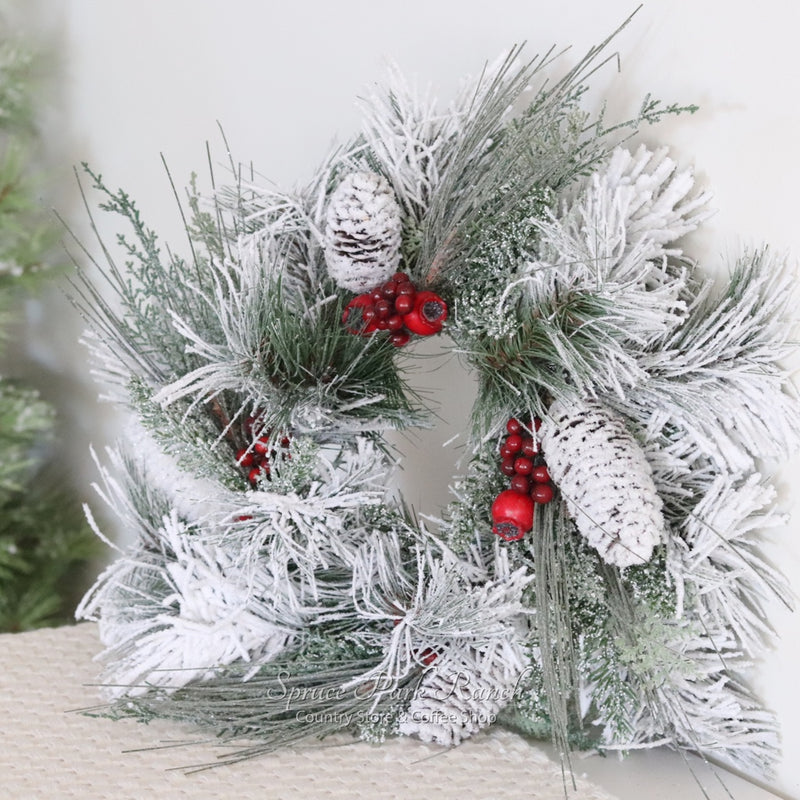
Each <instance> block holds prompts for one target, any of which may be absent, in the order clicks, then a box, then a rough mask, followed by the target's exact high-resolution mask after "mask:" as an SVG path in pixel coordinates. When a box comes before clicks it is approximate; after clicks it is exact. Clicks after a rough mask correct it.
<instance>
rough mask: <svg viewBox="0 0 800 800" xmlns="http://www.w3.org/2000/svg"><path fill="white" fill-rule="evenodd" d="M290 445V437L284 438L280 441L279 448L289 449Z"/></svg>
mask: <svg viewBox="0 0 800 800" xmlns="http://www.w3.org/2000/svg"><path fill="white" fill-rule="evenodd" d="M291 443H292V437H291V436H284V437H283V438H282V439H281V447H289V446H290V445H291Z"/></svg>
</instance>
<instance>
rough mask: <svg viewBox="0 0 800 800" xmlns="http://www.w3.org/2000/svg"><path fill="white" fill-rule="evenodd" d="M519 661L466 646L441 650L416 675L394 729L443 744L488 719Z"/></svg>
mask: <svg viewBox="0 0 800 800" xmlns="http://www.w3.org/2000/svg"><path fill="white" fill-rule="evenodd" d="M522 671H523V665H522V664H521V663H520V662H519V659H516V658H515V659H508V658H503V657H499V654H492V655H489V656H488V657H487V656H481V654H480V653H479V652H478V651H476V650H474V649H472V648H469V647H467V648H466V649H465V651H464V652H463V653H461V654H459V651H458V649H456V648H454V649H453V651H452V652H449V653H445V654H443V655H441V656H439V658H437V659H436V661H435V662H434V664H433V667H432V668H431V669H430V670H428V671H427V672H426V673H425V675H424V676H423V677H422V680H421V681H420V684H419V686H418V687H417V688H416V691H415V692H414V696H413V698H412V700H411V703H410V704H409V706H408V708H407V709H406V711H405V713H404V714H403V716H402V717H401V721H400V733H401V734H402V735H404V736H416V737H417V738H418V739H421V740H422V741H423V742H434V743H436V744H442V745H445V746H447V747H450V746H455V745H458V744H460V743H461V742H462V741H464V739H469V738H470V736H473V735H474V734H476V733H477V732H478V731H480V730H481V729H483V728H485V727H487V726H489V725H491V724H493V723H494V722H495V721H496V719H497V715H498V714H499V712H500V711H501V710H502V709H503V707H504V706H505V705H506V704H507V703H509V702H510V701H511V699H512V698H513V696H514V691H515V689H516V688H517V685H518V683H519V679H520V675H521V674H522Z"/></svg>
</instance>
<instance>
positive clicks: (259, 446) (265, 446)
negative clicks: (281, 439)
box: [253, 436, 269, 456]
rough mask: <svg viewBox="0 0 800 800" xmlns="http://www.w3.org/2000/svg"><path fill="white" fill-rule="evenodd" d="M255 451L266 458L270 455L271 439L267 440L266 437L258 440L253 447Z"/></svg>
mask: <svg viewBox="0 0 800 800" xmlns="http://www.w3.org/2000/svg"><path fill="white" fill-rule="evenodd" d="M253 451H254V452H255V453H257V454H258V455H260V456H265V455H266V454H267V453H269V439H267V437H266V436H262V437H261V438H260V439H256V443H255V444H254V445H253Z"/></svg>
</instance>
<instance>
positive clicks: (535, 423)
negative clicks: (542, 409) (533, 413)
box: [533, 417, 542, 431]
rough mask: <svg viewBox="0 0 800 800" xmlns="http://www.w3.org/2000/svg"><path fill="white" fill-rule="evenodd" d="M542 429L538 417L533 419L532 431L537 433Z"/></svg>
mask: <svg viewBox="0 0 800 800" xmlns="http://www.w3.org/2000/svg"><path fill="white" fill-rule="evenodd" d="M541 427H542V420H541V419H539V417H534V418H533V429H534V430H536V431H538V430H539V428H541Z"/></svg>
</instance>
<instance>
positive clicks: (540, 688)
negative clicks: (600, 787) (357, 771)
mask: <svg viewBox="0 0 800 800" xmlns="http://www.w3.org/2000/svg"><path fill="white" fill-rule="evenodd" d="M601 50H602V47H600V48H596V49H595V50H592V51H591V52H590V53H589V54H588V55H587V57H586V58H585V59H583V60H582V61H581V62H580V63H579V64H577V65H576V66H575V68H574V69H572V70H570V71H569V72H568V73H567V74H566V75H565V76H564V77H563V78H561V79H560V80H557V81H555V82H550V83H547V82H544V81H543V80H541V78H542V75H544V74H545V73H547V72H548V71H549V70H550V69H551V65H550V59H549V56H547V57H545V58H541V59H536V60H534V61H533V62H531V63H528V64H520V63H519V60H518V59H519V55H520V53H519V51H514V52H513V53H512V54H511V55H510V56H509V57H508V58H506V59H504V60H502V61H501V62H500V63H499V64H498V65H496V66H495V67H494V68H492V69H487V70H485V71H484V72H483V74H482V75H481V76H480V78H478V79H477V80H474V81H472V82H470V83H469V84H468V85H467V86H466V88H465V90H464V92H463V94H462V95H461V96H460V97H459V98H458V99H457V100H456V101H455V102H454V103H453V104H452V105H451V106H450V107H449V108H447V109H446V110H443V109H441V108H438V107H437V106H436V104H435V103H433V102H432V101H430V100H429V99H428V98H427V97H426V96H425V95H423V94H419V93H417V92H416V91H414V90H412V89H409V88H408V87H407V86H406V84H405V83H404V82H403V81H402V79H401V78H399V77H398V76H395V77H394V78H393V82H392V85H391V87H390V88H389V89H388V91H386V92H385V93H378V94H375V95H373V96H371V97H369V98H368V99H367V100H366V101H365V102H364V116H365V122H364V127H363V131H362V133H361V134H360V135H359V136H358V137H357V138H355V139H354V140H353V141H352V142H351V143H350V144H348V145H347V146H345V147H343V148H341V149H338V150H336V151H335V152H334V153H332V154H331V156H330V157H329V158H328V159H327V160H326V161H325V162H324V163H323V164H322V165H321V166H320V167H319V169H318V170H317V171H316V173H315V175H314V177H313V180H312V181H311V182H310V184H309V185H308V186H306V187H305V188H302V189H300V190H297V191H295V192H292V193H281V192H278V191H274V190H272V189H265V188H261V187H259V186H258V185H257V183H256V181H255V180H254V179H253V178H252V176H251V175H249V174H246V173H244V172H243V171H242V170H241V169H240V168H238V167H236V165H235V164H231V168H232V170H233V173H234V180H233V181H232V184H233V185H232V188H228V189H222V190H217V191H215V192H214V193H213V195H212V196H211V198H210V203H207V202H206V200H205V199H204V198H202V197H200V195H199V194H198V193H197V192H196V191H195V190H194V188H192V191H191V192H190V195H189V206H190V209H189V212H190V213H189V214H188V222H187V230H188V232H189V234H190V238H191V243H192V246H191V249H190V252H189V254H188V256H187V257H186V258H185V259H184V258H181V257H179V256H177V255H174V254H173V253H172V252H171V251H167V252H165V251H162V250H161V249H159V246H158V244H157V240H156V237H155V235H154V234H153V232H152V231H151V230H150V229H148V228H147V227H146V226H145V225H144V223H143V222H142V221H141V218H140V216H139V212H138V210H137V208H136V206H135V205H134V204H133V203H132V202H131V200H130V198H129V197H128V196H127V195H126V194H125V193H124V192H121V191H120V192H116V193H115V192H111V191H109V190H108V189H107V188H106V186H105V184H104V183H103V181H102V180H101V179H100V178H99V177H98V176H96V175H95V174H94V173H91V172H90V173H89V174H90V175H91V176H92V179H93V180H94V183H95V186H96V188H97V189H98V190H99V191H100V192H102V193H103V194H104V196H105V197H104V203H103V206H102V207H103V208H105V209H107V210H110V211H112V212H117V213H120V214H121V215H123V216H124V217H126V218H127V220H128V221H129V222H130V223H131V225H132V230H133V234H134V236H133V238H132V239H130V238H125V237H121V239H120V241H121V243H122V245H123V247H124V248H125V249H126V251H127V258H128V260H129V261H130V264H129V265H128V268H127V271H126V270H120V269H118V268H117V267H116V266H114V263H113V261H112V260H111V259H110V258H109V262H108V266H107V267H106V268H104V271H105V274H106V277H107V278H108V279H109V280H110V282H111V283H112V285H113V286H114V287H115V289H116V296H115V297H114V298H113V302H110V301H107V300H105V299H104V298H103V296H102V295H101V293H100V292H99V290H98V289H97V288H96V287H95V286H94V284H93V283H92V282H91V281H90V280H88V279H84V280H83V281H81V282H80V283H79V284H78V287H79V299H78V302H79V304H80V305H81V306H82V308H83V309H84V311H85V313H86V316H87V317H88V319H89V320H90V323H91V328H90V333H89V334H88V335H87V339H88V341H89V343H90V346H91V348H92V350H93V353H94V356H95V359H96V363H97V365H98V367H99V369H100V370H101V372H102V373H103V374H104V376H105V378H106V379H107V381H108V384H109V385H110V386H111V387H113V388H115V389H116V396H117V399H119V401H120V402H122V403H124V404H126V405H127V406H128V407H130V408H132V409H133V411H134V412H135V416H136V418H137V420H138V421H137V422H136V423H135V424H133V425H132V428H131V431H130V432H129V436H128V441H127V444H126V445H125V446H124V447H122V448H120V449H119V450H117V451H114V452H111V453H110V456H109V457H110V459H111V461H112V462H113V464H112V466H113V468H114V469H109V468H108V467H101V471H102V481H101V484H100V486H99V487H98V488H99V491H100V492H101V494H102V496H103V498H104V500H105V501H107V503H108V504H109V505H110V506H111V507H112V508H113V509H114V511H115V512H116V513H117V514H118V515H119V517H120V518H121V520H122V521H123V523H124V524H125V525H126V526H127V527H128V528H129V529H130V530H131V531H132V532H133V534H134V536H135V544H133V545H132V547H131V548H129V549H128V550H127V551H126V552H124V553H122V555H121V557H120V558H119V559H118V560H117V561H116V562H115V563H113V564H112V565H111V566H110V567H109V568H108V569H107V570H106V571H105V573H104V574H103V575H102V576H101V577H100V579H99V581H98V583H97V585H96V586H95V587H94V589H93V590H92V591H91V592H90V593H89V594H88V595H87V597H86V598H85V599H84V601H83V603H82V605H81V607H80V608H79V611H78V615H79V617H83V618H89V619H96V620H98V621H99V624H100V631H101V636H102V639H103V642H104V644H105V647H106V649H105V651H104V652H103V654H102V659H103V660H104V662H105V663H106V672H105V681H106V683H107V684H108V688H107V692H108V694H109V696H110V705H109V707H108V713H109V714H110V715H112V716H134V717H137V718H141V719H149V718H152V717H154V716H159V717H167V718H173V719H178V720H183V721H188V722H191V723H194V724H196V725H199V726H201V727H202V728H205V729H210V730H212V731H215V732H216V733H218V734H219V735H221V736H222V737H225V738H229V739H233V740H240V739H241V740H242V741H243V742H246V744H243V745H242V751H241V753H237V754H236V755H235V756H232V758H238V757H241V756H242V755H256V754H258V753H260V752H266V751H268V750H270V749H273V748H275V747H279V746H282V745H285V744H288V743H291V742H294V741H297V740H298V739H300V738H302V737H305V736H308V735H317V736H323V735H326V734H329V733H331V732H334V731H338V730H349V731H352V732H354V733H355V734H356V735H357V736H360V737H362V738H364V739H367V740H370V741H382V740H383V739H384V738H385V737H387V736H391V735H396V734H401V735H415V736H418V737H420V738H421V739H423V740H426V741H431V742H437V743H441V744H443V745H453V744H458V743H459V742H461V741H462V740H463V739H465V738H467V737H469V736H471V735H472V734H474V733H475V732H476V731H478V730H480V729H481V728H483V727H485V726H487V725H488V724H491V723H493V722H495V721H497V722H498V723H500V724H504V725H508V726H512V727H514V728H516V729H518V730H521V731H523V732H526V733H529V734H533V735H537V736H544V737H552V738H553V739H554V740H555V741H556V743H557V744H558V745H559V748H560V749H561V751H562V752H565V753H566V752H567V751H568V750H569V748H570V747H583V746H593V747H598V748H601V749H626V748H629V747H632V746H641V745H655V744H664V743H666V744H670V745H672V746H675V747H679V748H686V749H690V750H694V751H699V752H701V753H704V754H709V755H712V756H716V757H719V758H722V759H725V760H727V761H728V762H730V763H733V764H735V765H737V766H739V767H742V768H744V769H747V770H750V771H761V770H764V769H765V768H766V767H768V765H769V763H770V762H771V761H772V760H773V758H774V755H775V752H776V747H777V744H776V742H777V737H776V729H775V723H774V719H773V717H772V716H771V715H770V714H769V713H768V712H767V711H765V710H764V709H763V708H762V707H761V705H760V704H759V702H758V701H757V699H756V698H755V697H754V696H753V694H752V693H751V691H750V690H749V689H748V688H747V685H746V683H745V682H743V680H742V677H741V676H742V674H743V671H744V670H745V668H746V667H747V665H748V663H749V662H750V660H751V659H752V658H753V657H754V656H756V655H757V654H759V653H760V652H762V650H763V648H764V647H765V645H767V644H768V643H769V639H770V626H769V622H768V620H766V619H765V614H764V611H763V609H764V603H765V601H766V600H767V599H768V598H770V597H772V596H774V595H775V594H776V593H777V594H778V595H779V596H784V595H785V587H784V584H783V580H782V578H781V576H780V575H779V573H778V572H777V571H776V570H775V569H773V568H772V567H771V566H770V565H769V564H768V563H766V561H765V560H764V559H763V557H762V555H761V553H760V551H759V545H758V532H759V531H761V530H763V529H764V528H765V527H768V526H773V525H775V524H777V523H779V522H781V521H782V518H781V516H780V515H779V514H778V513H777V511H776V510H775V509H774V507H773V506H774V497H775V493H774V490H773V489H772V488H771V486H770V482H769V480H768V479H767V478H765V477H763V476H762V474H761V473H760V472H759V467H758V464H759V463H761V460H762V459H767V460H776V459H781V458H784V457H786V456H787V455H788V454H789V453H790V452H792V451H793V450H795V449H796V447H797V445H798V442H799V440H800V413H799V412H798V404H797V403H796V401H795V398H794V396H793V394H792V392H791V385H790V383H789V380H788V378H787V375H786V374H785V372H784V371H783V369H782V368H781V366H780V363H779V362H780V359H781V358H782V357H783V356H784V355H785V353H786V352H787V351H788V348H789V338H788V337H789V333H790V319H789V311H790V309H791V305H792V294H791V292H790V281H791V277H790V275H789V272H788V270H787V269H786V266H785V264H784V263H782V262H781V261H779V260H777V259H775V258H773V257H772V256H771V255H770V254H769V253H768V252H767V251H766V250H760V251H756V252H752V253H749V254H747V255H744V256H743V257H742V258H741V259H740V260H739V261H738V262H737V263H736V264H735V265H733V266H732V267H731V270H730V278H729V280H724V281H721V282H720V281H716V282H715V281H714V280H712V279H710V278H706V277H704V276H703V274H702V272H701V271H700V270H699V268H698V267H697V266H696V265H695V264H694V263H693V262H692V261H691V260H690V259H689V258H688V257H686V256H685V255H684V253H683V251H682V249H681V244H680V240H681V238H682V237H683V236H684V235H685V234H687V233H689V232H690V231H692V230H694V229H695V228H697V226H698V225H699V224H700V223H701V222H702V221H703V220H704V219H705V217H706V216H707V214H708V195H707V194H706V193H705V192H704V191H699V190H697V189H696V188H695V185H694V180H693V176H692V173H691V171H690V170H688V169H684V168H682V167H680V166H679V165H678V163H676V161H675V160H673V158H671V157H670V156H669V155H667V152H666V150H655V151H653V150H650V149H648V148H647V147H645V146H643V145H642V146H638V147H633V148H632V149H626V148H625V146H624V141H625V139H626V137H628V136H629V135H631V134H633V133H635V131H636V129H637V128H638V127H639V125H641V124H643V123H651V122H655V121H657V120H658V119H659V118H660V117H661V116H662V115H664V114H667V113H680V112H682V111H686V110H691V109H687V108H680V107H677V106H668V107H664V106H662V105H660V104H658V103H655V102H653V101H651V100H649V99H648V100H646V101H645V102H644V104H643V106H642V108H641V111H640V113H639V114H638V115H637V116H636V117H635V118H634V119H631V120H629V121H627V122H624V123H622V124H615V125H608V124H607V123H606V121H605V120H604V118H603V117H602V115H601V116H599V117H595V116H593V115H592V114H590V113H589V112H586V111H584V110H582V108H581V105H580V101H581V96H582V94H583V91H584V79H585V77H586V76H588V75H589V74H590V72H591V71H592V70H593V69H594V67H595V62H596V59H597V57H598V54H599V53H600V52H601ZM537 84H538V85H539V88H534V89H531V87H532V86H534V87H535V86H536V85H537ZM87 169H88V168H87ZM439 331H444V332H445V333H446V334H448V335H449V337H450V339H451V340H452V342H453V343H454V349H455V350H456V351H457V352H458V353H459V354H460V355H461V357H462V359H463V360H464V361H465V362H466V364H467V365H468V367H469V369H470V370H471V371H472V372H473V373H474V375H475V376H476V378H477V382H478V399H477V401H476V404H475V407H474V412H473V416H472V422H471V425H472V430H471V434H470V441H471V447H470V451H469V452H470V459H469V463H468V465H467V466H466V470H465V474H464V475H462V476H461V477H459V478H458V479H457V480H456V481H455V483H454V487H453V492H454V497H455V499H454V500H453V501H452V503H451V504H450V505H449V507H447V509H446V510H445V512H444V513H443V515H442V519H431V518H424V517H423V518H422V520H420V519H417V518H416V517H415V516H414V515H413V514H412V513H411V512H410V511H409V510H408V509H407V508H406V507H405V506H404V505H403V503H402V501H400V500H397V499H396V498H395V497H393V496H392V495H390V494H389V493H388V491H387V489H386V486H387V479H388V477H387V476H388V475H389V473H390V472H391V470H392V459H391V457H390V455H389V450H388V448H387V447H386V444H385V442H384V440H383V438H382V437H383V434H384V432H385V431H386V430H388V429H393V428H407V427H409V426H414V425H420V424H424V422H425V419H426V410H425V409H424V408H423V407H422V406H421V405H420V403H419V402H418V398H416V397H415V396H414V395H413V393H412V392H411V391H410V390H409V389H408V388H407V386H406V384H405V380H404V372H403V365H404V364H405V363H407V359H408V358H413V354H412V355H409V354H410V353H413V348H410V347H408V345H409V343H410V342H411V341H413V339H414V338H415V337H419V336H428V335H435V334H437V333H438V332H439Z"/></svg>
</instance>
